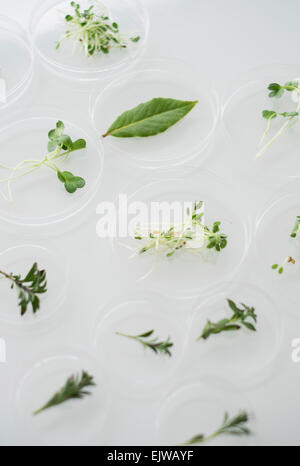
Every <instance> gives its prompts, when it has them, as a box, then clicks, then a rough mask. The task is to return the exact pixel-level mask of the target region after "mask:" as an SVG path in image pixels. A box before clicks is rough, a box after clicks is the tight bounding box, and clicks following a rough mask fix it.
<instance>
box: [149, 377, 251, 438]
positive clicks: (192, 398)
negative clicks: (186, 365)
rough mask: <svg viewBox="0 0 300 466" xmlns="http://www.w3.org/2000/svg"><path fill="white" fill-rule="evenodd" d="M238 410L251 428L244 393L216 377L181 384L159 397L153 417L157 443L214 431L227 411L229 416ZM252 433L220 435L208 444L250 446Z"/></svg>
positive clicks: (249, 412) (249, 409)
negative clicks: (167, 394) (242, 412)
mask: <svg viewBox="0 0 300 466" xmlns="http://www.w3.org/2000/svg"><path fill="white" fill-rule="evenodd" d="M240 411H246V412H247V413H248V414H249V416H250V422H249V425H248V427H249V428H250V429H252V427H253V419H251V416H252V415H253V412H252V407H251V405H250V404H249V401H248V400H247V398H246V397H245V395H244V394H243V393H241V392H239V391H238V389H237V388H236V387H235V386H234V385H232V383H229V382H228V381H227V380H225V379H224V380H222V379H220V378H210V377H204V378H202V379H198V380H194V381H191V382H190V384H187V385H181V386H179V387H178V388H177V389H176V390H175V391H173V392H172V393H170V394H169V396H168V397H167V398H166V399H165V400H164V401H163V403H162V405H161V408H160V412H159V415H158V417H157V421H156V435H157V445H169V446H176V445H181V444H183V443H185V442H187V441H189V440H190V439H191V438H193V437H195V436H196V435H200V434H201V435H205V436H207V435H210V434H212V433H213V432H215V431H216V430H217V429H218V428H219V427H220V425H221V424H222V421H223V419H224V414H225V412H227V413H228V414H229V415H230V416H231V417H233V416H236V415H237V414H238V413H239V412H240ZM254 443H255V437H254V436H252V435H251V436H241V437H238V436H220V437H217V438H215V439H213V440H211V441H209V442H208V443H207V444H203V445H208V446H250V445H253V444H254Z"/></svg>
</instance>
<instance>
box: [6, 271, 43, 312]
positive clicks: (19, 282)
mask: <svg viewBox="0 0 300 466" xmlns="http://www.w3.org/2000/svg"><path fill="white" fill-rule="evenodd" d="M0 275H1V276H2V278H5V279H7V280H9V281H10V282H11V288H12V289H13V288H15V289H16V291H17V293H18V297H19V306H20V308H21V316H23V315H24V314H26V312H27V309H28V306H29V305H30V304H31V307H32V312H33V313H34V314H35V313H36V312H37V311H38V310H39V309H40V298H39V295H41V294H44V293H46V292H47V281H46V272H45V270H39V268H38V264H37V263H34V264H33V266H32V267H31V269H30V271H29V272H28V274H27V275H26V277H25V278H23V279H22V278H21V275H14V274H12V273H11V274H7V273H6V272H2V271H0Z"/></svg>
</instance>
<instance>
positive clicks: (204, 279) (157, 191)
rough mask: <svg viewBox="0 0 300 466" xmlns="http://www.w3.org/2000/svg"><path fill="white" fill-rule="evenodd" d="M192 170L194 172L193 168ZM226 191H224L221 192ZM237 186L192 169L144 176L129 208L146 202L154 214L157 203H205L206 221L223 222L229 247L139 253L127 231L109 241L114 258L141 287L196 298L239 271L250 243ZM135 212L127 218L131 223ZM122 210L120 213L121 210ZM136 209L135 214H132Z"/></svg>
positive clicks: (139, 245)
mask: <svg viewBox="0 0 300 466" xmlns="http://www.w3.org/2000/svg"><path fill="white" fill-rule="evenodd" d="M189 171H190V172H192V170H189ZM220 192H222V195H219V194H218V193H220ZM235 194H236V193H235V189H234V186H233V185H232V184H231V185H230V186H229V185H228V184H227V183H226V182H224V180H222V179H221V178H219V177H218V176H216V175H215V174H213V173H212V172H210V171H207V170H194V171H193V175H189V176H188V177H186V176H182V175H181V174H180V173H178V172H177V173H175V172H173V173H172V174H171V173H163V172H161V173H160V174H159V176H158V177H155V176H153V175H151V176H148V177H144V178H142V179H140V180H139V182H137V183H136V184H135V186H134V187H133V186H131V187H130V188H129V189H128V211H130V210H131V209H133V210H135V209H136V208H138V209H140V207H139V206H141V205H142V207H143V208H144V209H147V212H151V208H152V206H153V203H155V202H156V203H159V205H163V203H165V202H168V203H173V202H176V203H178V202H179V203H180V205H183V204H184V202H190V203H193V202H195V201H200V200H202V201H204V203H205V223H206V224H207V225H212V224H213V223H214V222H215V221H221V222H222V224H221V231H222V233H224V234H226V235H227V236H228V245H227V247H226V248H225V249H223V250H222V252H220V253H214V252H212V251H209V250H205V253H203V254H202V255H199V254H197V253H192V252H193V251H187V250H182V251H178V252H177V254H175V255H174V256H173V257H171V258H168V257H166V256H165V255H164V254H162V255H154V254H143V255H141V254H138V251H139V250H140V249H141V248H142V247H143V245H144V244H142V242H141V241H137V240H135V239H134V238H133V237H132V236H130V235H128V236H127V237H124V238H119V237H117V238H113V239H112V241H111V244H112V247H113V251H114V253H115V259H116V262H117V264H118V267H119V269H120V270H123V269H124V272H123V273H124V277H127V279H129V277H130V279H131V280H132V281H134V282H136V283H137V284H138V285H139V286H144V287H149V288H151V289H153V290H155V291H157V292H160V293H162V294H163V295H167V296H172V297H175V298H190V299H191V298H196V297H198V296H199V294H202V293H204V292H207V291H208V290H209V288H211V287H213V286H216V284H218V283H220V282H222V281H224V280H226V279H229V277H233V276H234V275H235V274H236V273H238V271H239V269H240V267H241V265H242V264H243V261H244V259H245V256H246V254H247V251H248V247H249V240H250V236H249V232H248V225H247V219H246V218H243V216H241V215H240V213H239V212H238V210H237V209H236V208H235V205H236V195H235ZM138 212H139V210H138V211H135V213H134V214H133V215H132V216H131V215H129V216H128V224H129V225H130V223H131V221H133V220H134V216H135V214H137V213H138ZM120 213H121V214H122V212H120ZM132 213H133V212H132Z"/></svg>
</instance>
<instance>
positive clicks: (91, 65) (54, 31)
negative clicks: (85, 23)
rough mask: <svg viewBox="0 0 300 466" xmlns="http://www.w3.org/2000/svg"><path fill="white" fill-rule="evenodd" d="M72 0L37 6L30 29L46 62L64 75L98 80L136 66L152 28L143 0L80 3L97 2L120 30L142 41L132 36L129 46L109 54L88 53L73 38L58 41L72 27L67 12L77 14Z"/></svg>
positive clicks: (94, 0) (49, 1)
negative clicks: (90, 54) (92, 54)
mask: <svg viewBox="0 0 300 466" xmlns="http://www.w3.org/2000/svg"><path fill="white" fill-rule="evenodd" d="M70 4H71V1H70V0H68V1H62V0H45V1H43V2H42V3H41V2H39V3H38V4H37V6H36V8H35V9H34V10H33V15H32V17H31V21H30V31H31V35H32V39H33V43H34V46H35V50H36V51H37V53H38V55H39V56H40V58H41V59H42V61H43V63H44V64H45V65H47V66H48V67H50V68H51V69H52V71H54V72H56V73H59V74H60V75H62V76H64V77H66V78H71V79H76V80H82V81H91V80H98V79H101V78H103V77H108V76H111V75H112V74H114V73H119V72H120V71H122V70H124V69H126V68H128V67H130V66H133V65H134V64H135V63H136V61H137V60H138V59H139V57H140V56H141V55H142V53H143V52H144V49H145V46H146V43H147V39H148V31H149V18H148V13H147V10H146V8H145V6H144V2H143V0H105V1H104V2H102V1H99V0H83V1H81V2H80V5H81V7H82V8H83V9H88V8H89V7H90V6H91V5H94V6H95V8H96V10H98V11H99V12H100V14H103V13H104V14H105V15H106V14H107V15H109V17H110V18H111V19H112V20H113V21H115V22H117V23H118V24H119V27H120V31H121V32H122V33H123V34H124V35H125V36H128V37H129V38H130V37H137V36H140V41H139V42H137V43H133V42H131V41H130V40H129V45H128V47H127V48H126V49H114V50H112V51H111V52H110V53H109V54H107V55H105V54H101V55H100V54H99V55H95V56H93V57H86V56H85V53H84V52H83V51H82V50H81V48H80V47H76V44H74V43H73V42H72V41H70V40H66V41H63V43H62V44H61V47H60V48H59V50H56V44H57V42H58V41H59V40H60V39H61V38H62V36H63V35H64V34H65V32H66V31H67V30H68V23H67V22H66V21H65V19H64V18H65V16H66V15H67V14H73V13H74V9H73V8H72V7H71V5H70Z"/></svg>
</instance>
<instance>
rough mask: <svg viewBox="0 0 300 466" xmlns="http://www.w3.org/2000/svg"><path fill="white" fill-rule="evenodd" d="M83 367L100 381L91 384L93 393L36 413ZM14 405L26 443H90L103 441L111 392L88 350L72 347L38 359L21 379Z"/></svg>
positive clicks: (18, 423)
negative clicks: (86, 352) (102, 435)
mask: <svg viewBox="0 0 300 466" xmlns="http://www.w3.org/2000/svg"><path fill="white" fill-rule="evenodd" d="M83 370H84V371H86V372H88V373H89V374H90V375H93V376H94V380H95V383H96V384H97V385H96V386H95V387H89V388H88V391H90V392H91V395H90V396H86V397H84V398H83V399H81V400H70V401H68V402H65V403H62V404H61V405H59V406H56V407H53V408H51V409H48V410H46V411H44V412H42V413H40V414H38V415H37V416H34V415H33V413H34V412H35V411H36V410H37V409H40V408H41V407H42V406H44V405H45V403H46V402H47V401H48V400H49V399H50V398H51V397H52V396H53V395H54V393H56V392H57V391H58V390H59V389H60V388H61V387H63V386H64V384H65V383H66V381H67V379H68V378H69V377H70V376H71V375H77V374H78V375H79V374H81V372H82V371H83ZM14 405H15V415H16V416H15V418H16V424H17V430H18V434H19V436H20V441H21V442H22V444H27V443H29V442H30V444H32V443H34V444H39V445H44V446H77V445H82V446H86V445H93V444H95V442H97V443H99V442H101V429H102V428H103V425H104V422H105V419H106V416H107V412H108V409H109V405H110V396H109V390H108V387H107V385H106V383H105V379H104V377H103V376H102V375H101V373H100V372H99V369H98V366H97V364H96V363H95V361H94V360H93V359H92V358H91V357H90V356H89V355H87V354H85V352H84V351H80V352H79V351H73V350H72V351H67V352H66V351H64V352H62V354H55V355H53V354H50V355H46V356H44V357H41V358H40V359H39V360H38V361H37V362H35V363H34V364H33V365H32V366H31V367H30V368H29V369H28V370H27V371H26V372H25V374H24V375H23V376H22V377H21V378H20V380H19V381H18V384H17V387H16V390H15V398H14Z"/></svg>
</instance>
